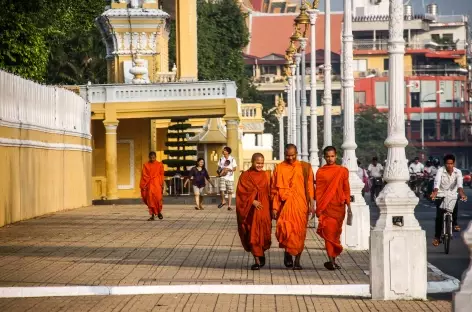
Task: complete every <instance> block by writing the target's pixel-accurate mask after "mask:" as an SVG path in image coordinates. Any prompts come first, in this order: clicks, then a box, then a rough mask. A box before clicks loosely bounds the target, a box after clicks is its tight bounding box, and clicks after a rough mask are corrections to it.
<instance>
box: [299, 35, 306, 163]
mask: <svg viewBox="0 0 472 312" xmlns="http://www.w3.org/2000/svg"><path fill="white" fill-rule="evenodd" d="M299 42H300V52H301V55H302V60H301V64H302V67H301V76H300V80H301V97H300V101H301V113H302V116H301V122H300V123H301V130H302V131H301V132H302V133H301V141H302V145H301V154H302V160H303V161H308V121H307V116H306V85H305V77H306V59H305V49H306V38H300V39H299Z"/></svg>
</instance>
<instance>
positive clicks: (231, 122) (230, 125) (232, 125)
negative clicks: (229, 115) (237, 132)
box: [225, 118, 239, 129]
mask: <svg viewBox="0 0 472 312" xmlns="http://www.w3.org/2000/svg"><path fill="white" fill-rule="evenodd" d="M225 122H226V129H237V128H238V126H239V119H234V118H233V119H225Z"/></svg>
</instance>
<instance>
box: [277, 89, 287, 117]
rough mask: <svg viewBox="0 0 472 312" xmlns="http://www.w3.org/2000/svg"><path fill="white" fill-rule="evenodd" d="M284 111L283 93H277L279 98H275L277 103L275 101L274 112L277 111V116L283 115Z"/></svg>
mask: <svg viewBox="0 0 472 312" xmlns="http://www.w3.org/2000/svg"><path fill="white" fill-rule="evenodd" d="M284 111H285V101H284V97H283V94H280V95H279V98H278V100H277V103H276V112H277V115H278V116H283V114H284Z"/></svg>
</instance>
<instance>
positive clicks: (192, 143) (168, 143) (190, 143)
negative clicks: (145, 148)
mask: <svg viewBox="0 0 472 312" xmlns="http://www.w3.org/2000/svg"><path fill="white" fill-rule="evenodd" d="M165 144H166V146H167V147H179V146H180V147H182V146H197V145H198V142H188V141H186V142H166V143H165Z"/></svg>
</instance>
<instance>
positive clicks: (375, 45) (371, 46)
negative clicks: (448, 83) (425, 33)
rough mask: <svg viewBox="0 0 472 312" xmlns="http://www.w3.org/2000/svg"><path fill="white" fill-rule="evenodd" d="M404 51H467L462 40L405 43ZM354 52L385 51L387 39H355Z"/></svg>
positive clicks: (465, 44)
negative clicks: (445, 42)
mask: <svg viewBox="0 0 472 312" xmlns="http://www.w3.org/2000/svg"><path fill="white" fill-rule="evenodd" d="M405 48H406V49H432V50H435V51H456V50H465V49H467V42H466V41H464V40H460V41H456V42H452V43H448V44H438V43H436V42H434V41H431V40H429V41H410V42H406V43H405ZM353 49H354V50H387V49H388V40H387V39H378V40H373V39H355V40H354V43H353Z"/></svg>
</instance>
